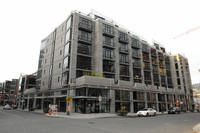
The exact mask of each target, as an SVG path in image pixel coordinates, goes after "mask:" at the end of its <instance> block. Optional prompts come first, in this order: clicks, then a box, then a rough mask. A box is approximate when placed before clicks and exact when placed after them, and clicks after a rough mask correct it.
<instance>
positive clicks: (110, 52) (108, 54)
mask: <svg viewBox="0 0 200 133" xmlns="http://www.w3.org/2000/svg"><path fill="white" fill-rule="evenodd" d="M113 54H114V51H113V50H112V49H109V48H103V57H104V58H109V59H113V56H114V55H113Z"/></svg>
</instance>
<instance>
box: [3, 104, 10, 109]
mask: <svg viewBox="0 0 200 133" xmlns="http://www.w3.org/2000/svg"><path fill="white" fill-rule="evenodd" d="M3 109H7V110H11V106H10V105H9V104H6V105H5V106H4V107H3Z"/></svg>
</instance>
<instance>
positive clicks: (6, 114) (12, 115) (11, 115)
mask: <svg viewBox="0 0 200 133" xmlns="http://www.w3.org/2000/svg"><path fill="white" fill-rule="evenodd" d="M0 112H1V113H3V114H6V115H9V116H13V117H17V118H22V117H21V116H18V115H13V114H11V113H6V112H3V111H0Z"/></svg>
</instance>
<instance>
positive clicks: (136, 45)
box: [131, 42, 141, 49]
mask: <svg viewBox="0 0 200 133" xmlns="http://www.w3.org/2000/svg"><path fill="white" fill-rule="evenodd" d="M131 46H132V48H137V49H140V48H141V46H140V44H139V43H134V42H132V43H131Z"/></svg>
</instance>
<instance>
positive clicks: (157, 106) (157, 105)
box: [156, 93, 160, 112]
mask: <svg viewBox="0 0 200 133" xmlns="http://www.w3.org/2000/svg"><path fill="white" fill-rule="evenodd" d="M156 108H157V112H159V111H160V110H159V103H158V93H156Z"/></svg>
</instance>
